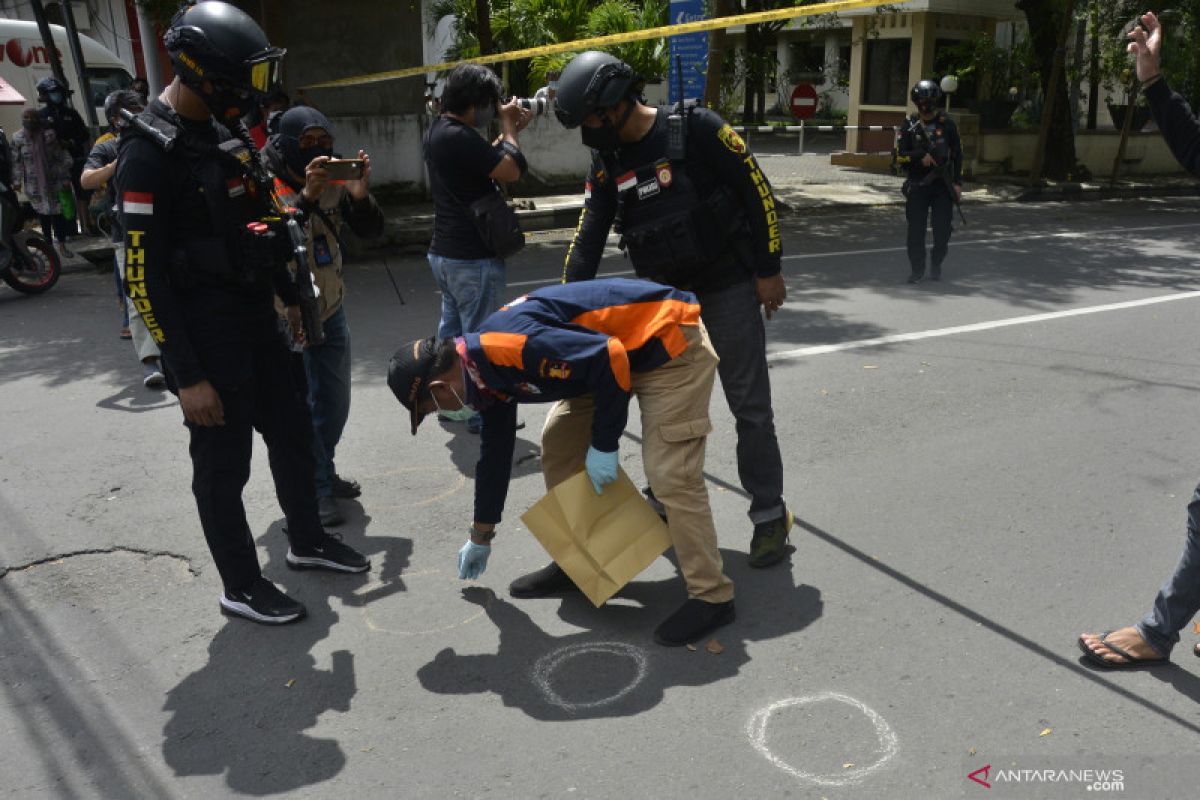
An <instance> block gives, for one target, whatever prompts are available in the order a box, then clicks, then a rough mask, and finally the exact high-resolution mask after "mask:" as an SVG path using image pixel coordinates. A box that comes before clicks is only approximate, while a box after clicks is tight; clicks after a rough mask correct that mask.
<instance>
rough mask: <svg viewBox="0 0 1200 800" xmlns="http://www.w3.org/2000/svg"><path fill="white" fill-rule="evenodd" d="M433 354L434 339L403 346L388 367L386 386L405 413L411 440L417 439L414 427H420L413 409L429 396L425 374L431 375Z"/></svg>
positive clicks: (435, 355)
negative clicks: (410, 426)
mask: <svg viewBox="0 0 1200 800" xmlns="http://www.w3.org/2000/svg"><path fill="white" fill-rule="evenodd" d="M437 353H438V339H437V337H435V336H430V337H429V338H428V339H417V340H416V341H415V342H409V343H408V344H406V345H403V346H402V347H400V349H399V350H397V351H396V352H395V353H393V354H392V360H391V362H390V363H389V364H388V377H387V382H388V386H389V387H390V388H391V390H392V394H394V395H396V399H397V400H399V401H400V404H401V405H403V406H404V407H405V408H407V409H408V413H409V416H410V418H411V420H412V432H413V436H416V435H417V426H418V425H420V424H421V414H420V412H419V411H418V410H417V407H418V406H419V405H420V403H421V400H422V399H424V398H425V397H426V396H427V395H428V394H429V373H430V372H432V371H433V362H434V361H436V360H437Z"/></svg>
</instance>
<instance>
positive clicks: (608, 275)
mask: <svg viewBox="0 0 1200 800" xmlns="http://www.w3.org/2000/svg"><path fill="white" fill-rule="evenodd" d="M633 274H634V272H633V270H631V269H625V270H621V271H620V272H605V273H603V274H598V275H596V277H597V278H619V277H621V276H622V275H633ZM561 280H562V278H561V277H558V278H539V279H538V280H535V281H513V282H512V283H509V284H507V286H510V287H512V286H545V285H549V284H551V283H559V282H560V281H561Z"/></svg>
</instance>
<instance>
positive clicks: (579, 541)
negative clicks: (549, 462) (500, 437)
mask: <svg viewBox="0 0 1200 800" xmlns="http://www.w3.org/2000/svg"><path fill="white" fill-rule="evenodd" d="M521 521H522V522H524V523H525V526H526V527H527V528H529V530H530V532H532V533H533V535H534V536H535V537H536V538H537V540H538V541H539V542H541V543H542V547H544V548H546V552H547V553H549V554H550V557H551V558H553V559H554V561H555V562H556V563H557V564H558V565H559V566H560V567H562V569H563V571H564V572H566V573H567V575H569V576H570V578H571V580H573V581H575V585H576V586H578V587H579V588H580V589H581V590H582V591H583V593H584V594H586V595H587V597H588V599H589V600H591V601H592V603H593V604H595V606H596V607H597V608H599V607H600V606H602V605H604V603H605V601H606V600H608V598H610V597H612V596H613V595H614V594H616V593H617V592H619V591H620V590H621V587H623V586H624V585H625V584H627V583H629V582H630V581H631V580H633V579H634V577H636V576H637V575H638V573H640V572H641V571H642V570H644V569H645V568H646V567H648V566H650V564H651V563H652V562H653V561H654V559H656V558H658V557H659V556H661V555H662V554H663V553H664V552H665V551H666V549H667V548H668V547H670V546H671V537H670V536H669V535H668V533H667V526H666V525H665V524H663V521H662V520H661V519H659V516H658V515H657V514H655V513H654V509H652V508H651V507H650V504H649V503H647V502H646V498H644V497H642V493H641V492H639V491H638V489H637V487H636V486H634V485H633V481H631V480H630V479H629V476H628V475H626V474H625V470H623V469H618V474H617V480H616V481H615V482H613V483H610V484H608V485H607V486H605V487H604V493H603V494H599V495H598V494H596V490H595V489H594V488H592V482H591V480H590V479H589V478H588V476H587V472H586V471H585V472H580V473H579V474H578V475H575V476H574V477H571V478H568V479H567V480H565V481H563V482H562V483H560V484H559V485H558V486H555V487H554V488H553V489H551V490H550V491H549V492H548V493H547V494H546V496H545V497H543V498H542V499H541V500H539V501H537V503H535V504H534V505H533V507H532V508H530V509H529V510H528V511H526V512H525V514H524V515H523V516H522V517H521Z"/></svg>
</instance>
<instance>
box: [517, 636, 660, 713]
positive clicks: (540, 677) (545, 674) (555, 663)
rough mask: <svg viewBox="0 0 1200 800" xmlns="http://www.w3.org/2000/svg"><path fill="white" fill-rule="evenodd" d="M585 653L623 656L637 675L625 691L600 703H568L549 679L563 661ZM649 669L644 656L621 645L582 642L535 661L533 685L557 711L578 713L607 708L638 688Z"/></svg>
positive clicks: (635, 649)
mask: <svg viewBox="0 0 1200 800" xmlns="http://www.w3.org/2000/svg"><path fill="white" fill-rule="evenodd" d="M587 653H603V654H605V655H614V656H624V657H625V658H628V659H630V660H632V661H633V663H634V666H635V667H636V668H637V674H636V675H634V677H633V681H632V682H631V683H630V684H629V685H628V686H626V687H625V688H623V689H621V690H620V691H618V692H617V693H616V694H613V695H611V696H609V697H604V698H601V699H600V700H592V701H591V702H588V703H571V702H568V701H567V700H564V699H563V697H562V695H560V694H559V693H558V692H556V691H555V690H554V687H553V686H552V685H551V684H550V677H551V676H552V675H553V674H554V672H555V670H557V669H558V668H559V667H561V666H562V665H563V663H564V662H566V661H568V660H570V659H572V658H575V657H576V656H581V655H585V654H587ZM648 669H649V667H648V665H647V661H646V655H645V653H643V652H642V651H641V650H639V649H638V648H636V647H634V646H633V645H631V644H626V643H624V642H582V643H580V644H572V645H567V646H566V647H562V648H559V649H558V650H552V651H551V652H549V653H547V654H546V655H544V656H542V657H541V658H539V659H538V660H537V663H536V664H534V665H533V683H534V685H535V686H537V687H538V689H539V690H541V692H542V695H543V696H544V697H545V698H546V700H547V701H548V702H550V703H551V704H553V705H556V706H558V707H559V708H562V709H566V710H567V711H572V712H574V711H579V710H582V709H588V708H599V707H600V706H606V705H608V704H609V703H615V702H616V701H617V700H620V699H621V698H622V697H624V696H625V695H627V694H629V693H630V692H632V691H633V690H634V689H636V688H637V686H638V684H640V683H641V682H642V681H643V680H645V678H646V673H647V671H648Z"/></svg>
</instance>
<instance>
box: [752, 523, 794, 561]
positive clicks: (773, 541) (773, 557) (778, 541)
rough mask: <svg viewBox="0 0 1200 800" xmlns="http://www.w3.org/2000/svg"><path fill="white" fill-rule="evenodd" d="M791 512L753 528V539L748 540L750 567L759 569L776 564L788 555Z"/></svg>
mask: <svg viewBox="0 0 1200 800" xmlns="http://www.w3.org/2000/svg"><path fill="white" fill-rule="evenodd" d="M794 521H795V520H794V518H793V517H792V512H791V511H788V512H787V513H786V514H784V515H783V516H782V517H777V518H776V519H773V520H771V521H770V522H760V523H758V524H757V525H755V526H754V537H753V538H752V539H751V540H750V559H749V561H750V566H752V567H757V568H759V569H761V568H762V567H769V566H771V565H772V564H778V563H779V562H780V561H782V560H783V558H784V556H786V555H787V554H788V548H787V544H788V532H789V531H790V530H791V529H792V523H793V522H794Z"/></svg>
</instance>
